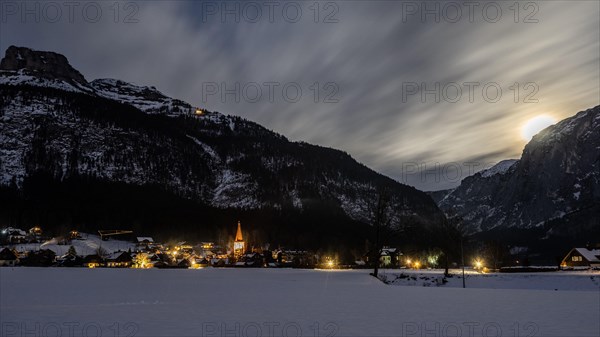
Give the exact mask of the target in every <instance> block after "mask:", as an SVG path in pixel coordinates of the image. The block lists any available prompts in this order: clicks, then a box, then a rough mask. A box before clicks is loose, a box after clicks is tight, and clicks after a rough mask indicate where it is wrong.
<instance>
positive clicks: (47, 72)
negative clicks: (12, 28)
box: [0, 46, 87, 85]
mask: <svg viewBox="0 0 600 337" xmlns="http://www.w3.org/2000/svg"><path fill="white" fill-rule="evenodd" d="M0 70H3V71H12V72H19V73H21V74H26V75H35V76H39V77H44V78H47V79H58V80H63V81H66V82H71V81H73V82H77V83H79V84H82V85H87V81H86V79H85V77H84V76H83V75H82V74H81V73H80V72H79V71H77V70H76V69H75V68H73V67H72V66H71V65H70V64H69V61H68V60H67V58H66V57H65V56H63V55H61V54H58V53H55V52H49V51H37V50H33V49H30V48H26V47H16V46H10V47H8V49H7V50H6V54H5V56H4V58H3V59H2V61H1V62H0Z"/></svg>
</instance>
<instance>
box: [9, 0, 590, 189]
mask: <svg viewBox="0 0 600 337" xmlns="http://www.w3.org/2000/svg"><path fill="white" fill-rule="evenodd" d="M7 3H11V4H17V5H18V6H20V5H21V3H20V2H4V1H3V4H2V6H3V7H2V8H1V10H2V18H1V20H2V25H1V29H0V47H1V48H2V50H3V51H4V50H5V49H6V48H7V47H8V46H10V45H17V46H25V47H30V48H33V49H37V50H51V51H56V52H59V53H61V54H64V55H65V56H66V57H67V58H68V59H69V60H70V62H71V64H72V65H73V66H74V67H75V68H77V69H78V70H80V71H81V72H82V73H83V74H84V75H85V76H86V78H87V79H88V80H93V79H96V78H118V79H122V80H125V81H129V82H134V83H136V84H139V85H151V86H156V87H157V88H158V89H159V90H161V91H162V92H164V93H165V94H167V95H169V96H173V97H176V98H181V99H183V100H185V101H187V102H189V103H191V104H192V105H194V106H201V107H205V108H207V109H209V110H214V111H220V112H222V113H225V114H233V115H239V116H242V117H244V118H247V119H249V120H252V121H255V122H258V123H260V124H262V125H264V126H265V127H267V128H269V129H272V130H274V131H276V132H279V133H281V134H283V135H285V136H287V137H288V138H289V139H291V140H297V141H307V142H310V143H315V144H319V145H323V146H330V147H334V148H338V149H341V150H344V151H346V152H348V153H349V154H351V155H352V156H353V157H354V158H356V159H357V160H358V161H360V162H363V163H364V164H366V165H368V166H369V167H371V168H373V169H375V170H377V171H379V172H382V173H384V174H386V175H388V176H390V177H393V178H395V179H397V180H399V181H401V182H404V183H408V184H410V185H413V186H415V187H417V188H419V189H423V190H439V189H444V188H448V187H452V186H456V185H457V184H458V183H459V181H460V179H461V178H464V177H465V176H467V175H468V174H469V169H470V168H471V170H473V169H474V170H480V169H482V168H484V167H489V166H490V165H492V164H493V163H495V162H498V161H500V160H503V159H509V158H519V157H520V154H521V152H522V150H523V147H524V145H525V144H526V140H524V139H523V138H522V137H521V129H522V127H523V125H524V124H525V123H526V122H527V121H528V120H530V119H532V118H534V117H536V116H539V115H548V116H551V117H553V118H554V119H556V120H560V119H563V118H565V117H568V116H571V115H573V114H575V113H576V112H578V111H580V110H583V109H586V108H589V107H593V106H595V105H598V104H600V102H599V100H600V98H599V97H600V83H599V79H600V42H599V41H600V21H599V20H600V19H599V17H600V2H598V1H535V2H529V3H527V2H521V4H520V6H519V11H518V12H517V11H516V10H515V8H514V7H512V8H511V6H514V1H507V2H505V1H496V2H494V3H492V4H488V3H487V2H478V3H477V4H478V6H477V7H476V8H473V9H472V11H471V13H469V12H470V9H469V7H467V6H464V5H463V2H455V3H453V4H455V5H456V6H454V5H450V6H447V5H446V2H437V5H438V6H440V8H439V10H436V8H435V6H436V3H434V2H428V3H427V4H426V3H423V2H399V1H372V2H368V1H337V2H320V3H317V5H316V6H315V3H314V2H313V1H308V2H302V1H298V2H294V3H293V4H292V5H287V7H285V8H286V11H287V12H284V10H283V7H284V6H286V2H272V3H271V4H272V5H271V6H274V7H272V8H273V12H272V15H270V13H269V8H270V7H268V6H267V5H266V4H265V3H263V2H253V3H252V5H250V6H249V7H248V6H246V7H244V3H243V2H228V3H227V5H225V6H229V7H227V8H223V7H222V4H221V3H219V2H199V1H198V2H192V1H146V2H140V3H130V2H122V3H121V4H120V6H119V8H118V9H116V7H115V6H114V2H111V1H108V2H104V3H102V7H101V8H102V16H100V17H99V18H98V22H91V21H95V20H92V19H93V17H94V16H95V6H94V7H92V5H90V6H88V7H87V10H88V16H87V17H86V16H84V15H83V14H82V7H83V4H85V2H80V4H81V5H80V6H79V7H77V8H74V12H73V15H72V16H71V17H69V16H70V15H69V8H68V7H64V6H62V5H61V4H62V3H63V2H56V3H55V4H59V5H60V6H61V7H60V8H59V10H60V11H61V14H62V15H61V17H60V18H57V17H56V15H55V11H56V10H57V8H52V7H46V8H45V9H44V8H42V7H40V8H39V11H37V13H38V14H39V13H41V15H40V18H39V20H37V21H39V22H37V23H36V22H35V21H36V18H35V17H33V16H32V15H29V16H26V17H25V18H22V17H21V14H23V13H22V12H23V7H16V9H15V8H13V7H7V6H10V5H7ZM35 3H36V2H34V1H28V5H29V6H31V8H33V10H34V11H36V9H35V7H33V6H35ZM37 3H38V4H41V5H43V4H44V3H43V2H37ZM96 4H97V3H96ZM273 4H274V5H273ZM127 5H129V6H127ZM134 5H135V6H134ZM444 5H446V6H445V7H444ZM111 6H112V7H111ZM238 6H239V7H238ZM311 6H312V7H311ZM423 6H428V7H427V8H424V7H423ZM236 7H237V8H236ZM484 7H485V8H486V10H485V11H484V10H483V8H484ZM136 8H137V9H139V10H138V11H137V12H136V13H134V12H133V10H136ZM257 8H258V9H260V10H261V14H262V15H261V17H258V18H257V15H258V14H257V13H258V12H257V11H256V9H257ZM297 8H301V10H302V14H301V15H299V16H298V15H297ZM457 8H459V9H460V10H461V12H462V16H461V17H458V12H457V11H456V9H457ZM497 8H500V9H501V10H502V14H501V15H500V16H497V13H496V10H497ZM224 9H228V10H230V11H224ZM317 9H318V10H317ZM425 9H430V10H431V11H432V12H433V13H437V14H439V18H440V20H439V22H436V18H435V14H427V13H428V12H424V10H425ZM13 12H14V13H16V14H13ZM115 12H117V13H118V14H119V15H118V18H117V17H115ZM230 12H231V13H230ZM413 12H414V14H412V13H413ZM227 13H229V14H227ZM232 13H235V14H232ZM128 14H132V15H131V16H130V17H129V18H128V17H127V15H128ZM223 14H224V15H225V17H224V18H222V17H221V16H222V15H223ZM422 14H426V15H425V18H423V17H422ZM469 14H472V16H471V15H469ZM236 15H239V22H236ZM71 19H72V20H71ZM222 19H224V20H222ZM49 21H56V22H49ZM70 21H73V22H70ZM115 21H117V22H115ZM124 21H137V22H124ZM223 21H224V22H223ZM271 21H272V22H271ZM294 21H295V22H294ZM315 21H318V22H315ZM452 21H455V22H452ZM494 21H495V22H494ZM515 21H518V22H515ZM536 21H537V22H536ZM238 83H239V86H240V90H239V91H238V96H240V97H239V101H236V98H235V97H234V95H233V94H231V93H229V94H227V95H225V97H221V95H220V91H221V89H222V88H221V87H222V85H224V86H225V89H228V90H230V91H232V90H235V86H236V84H238ZM269 83H271V84H269ZM277 83H278V85H277ZM436 83H438V84H439V91H438V96H439V102H436V97H435V96H436V94H435V93H434V92H435V91H436V90H435V89H436ZM465 83H475V84H471V85H465ZM517 83H518V84H517ZM269 85H271V86H272V88H273V92H272V93H273V96H272V97H268V96H269V91H270V90H269ZM423 85H424V88H425V89H426V90H429V91H428V92H427V94H425V95H424V97H422V95H421V94H422V93H421V89H422V88H421V86H423ZM257 87H258V88H261V90H262V92H261V93H262V96H261V97H260V98H259V99H257V93H258V92H257V90H256V88H257ZM284 87H285V88H287V89H288V91H287V94H288V96H285V97H284V94H285V93H284V92H283V91H284V90H283V88H284ZM484 87H485V88H487V96H484V90H483V88H484ZM497 87H500V88H501V89H502V95H501V96H499V97H497V96H496V93H495V91H496V89H497ZM215 88H217V90H218V91H219V93H217V94H212V93H213V92H214V89H215ZM244 88H245V89H244ZM297 88H300V89H301V90H302V95H301V96H298V97H295V96H296V89H297ZM457 88H460V90H461V91H462V94H461V95H460V96H459V95H458V91H457ZM470 88H473V89H472V95H473V97H472V99H471V97H469V96H470V93H471V91H470ZM211 90H212V91H211ZM517 90H518V92H519V94H518V95H516V92H517ZM315 92H318V93H319V94H318V95H315ZM223 98H224V99H223ZM422 98H423V99H422ZM315 100H316V101H317V102H315ZM471 100H472V102H471ZM515 100H517V102H516V103H515ZM423 101H424V102H423ZM436 163H437V165H439V166H436ZM458 168H460V171H458V172H457V169H458ZM423 170H425V171H427V174H419V173H416V172H417V171H423Z"/></svg>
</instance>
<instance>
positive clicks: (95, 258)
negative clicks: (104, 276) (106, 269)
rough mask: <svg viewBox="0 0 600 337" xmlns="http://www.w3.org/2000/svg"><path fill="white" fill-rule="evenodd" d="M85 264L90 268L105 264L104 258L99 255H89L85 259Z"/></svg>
mask: <svg viewBox="0 0 600 337" xmlns="http://www.w3.org/2000/svg"><path fill="white" fill-rule="evenodd" d="M83 265H84V266H85V267H88V268H98V267H103V266H104V259H103V258H102V257H101V256H99V255H97V254H93V255H88V256H86V257H85V258H84V259H83Z"/></svg>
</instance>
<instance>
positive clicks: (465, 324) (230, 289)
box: [0, 268, 600, 337]
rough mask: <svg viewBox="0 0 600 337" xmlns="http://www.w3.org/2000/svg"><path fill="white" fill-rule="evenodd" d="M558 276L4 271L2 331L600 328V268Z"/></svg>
mask: <svg viewBox="0 0 600 337" xmlns="http://www.w3.org/2000/svg"><path fill="white" fill-rule="evenodd" d="M509 276H510V275H507V276H506V277H509ZM525 276H526V275H521V276H518V277H525ZM535 277H538V276H535ZM556 277H563V279H560V283H561V284H563V289H565V290H566V289H568V291H563V290H562V289H559V290H532V289H527V290H524V289H462V288H454V287H423V286H394V285H386V284H383V283H382V282H380V281H378V280H376V279H374V278H373V277H371V276H369V275H368V271H356V270H355V271H322V270H291V269H276V270H274V269H213V268H208V269H200V270H188V269H183V270H152V269H150V270H136V269H121V270H117V269H83V268H72V269H71V268H60V269H59V268H0V321H1V328H2V330H1V333H0V335H1V336H57V335H60V336H80V335H85V336H100V335H101V336H234V337H237V336H282V335H283V336H481V335H483V336H500V335H502V336H578V337H579V336H598V335H600V322H599V315H600V289H599V288H598V286H595V287H594V286H593V285H590V286H581V285H582V284H587V283H585V282H584V281H583V279H584V278H587V279H588V280H590V275H568V274H565V275H560V276H556ZM525 278H526V277H525ZM468 280H469V279H467V281H468ZM538 281H541V280H539V279H538ZM553 282H554V281H553ZM517 283H519V282H517ZM569 283H571V284H572V286H571V287H567V286H565V285H566V284H569ZM590 284H593V282H590ZM542 287H543V286H542ZM579 287H581V289H582V290H577V289H579Z"/></svg>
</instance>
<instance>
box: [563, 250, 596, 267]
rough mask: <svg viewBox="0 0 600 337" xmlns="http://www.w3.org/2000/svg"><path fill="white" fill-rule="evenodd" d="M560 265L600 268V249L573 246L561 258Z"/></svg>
mask: <svg viewBox="0 0 600 337" xmlns="http://www.w3.org/2000/svg"><path fill="white" fill-rule="evenodd" d="M560 266H561V267H591V268H600V249H591V248H573V249H571V251H570V252H569V253H568V254H567V256H565V258H564V259H563V260H562V262H561V263H560Z"/></svg>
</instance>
